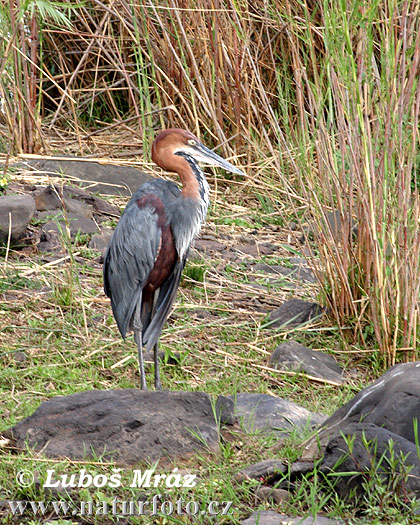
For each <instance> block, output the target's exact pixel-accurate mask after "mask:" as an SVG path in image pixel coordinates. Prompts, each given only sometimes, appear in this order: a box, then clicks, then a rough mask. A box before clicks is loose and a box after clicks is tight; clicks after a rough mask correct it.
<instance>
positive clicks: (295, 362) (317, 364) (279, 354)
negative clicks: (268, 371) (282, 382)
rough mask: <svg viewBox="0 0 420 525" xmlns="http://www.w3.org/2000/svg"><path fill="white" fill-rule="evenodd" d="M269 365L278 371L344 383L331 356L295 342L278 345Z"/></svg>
mask: <svg viewBox="0 0 420 525" xmlns="http://www.w3.org/2000/svg"><path fill="white" fill-rule="evenodd" d="M269 364H270V366H271V367H273V368H277V369H279V370H294V371H296V372H304V373H305V374H308V375H311V376H315V377H319V378H321V379H327V380H329V381H335V382H337V383H343V382H344V379H343V377H342V369H341V367H340V365H339V364H337V363H336V361H335V359H334V358H333V357H332V356H330V355H328V354H324V353H323V352H319V351H316V350H312V349H310V348H306V347H305V346H303V345H301V344H299V343H297V342H296V341H286V342H285V343H282V344H281V345H279V346H278V347H277V348H276V349H275V350H274V352H273V353H272V354H271V356H270V360H269Z"/></svg>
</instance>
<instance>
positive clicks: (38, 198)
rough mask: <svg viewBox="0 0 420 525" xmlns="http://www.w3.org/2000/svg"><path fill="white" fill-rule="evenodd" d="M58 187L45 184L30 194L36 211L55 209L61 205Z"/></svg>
mask: <svg viewBox="0 0 420 525" xmlns="http://www.w3.org/2000/svg"><path fill="white" fill-rule="evenodd" d="M59 195H60V193H59V188H54V187H53V186H47V187H46V188H38V189H37V190H35V191H34V192H33V194H32V196H33V198H34V200H35V204H36V209H37V211H48V210H56V209H58V208H61V207H62V199H61V198H60V197H59Z"/></svg>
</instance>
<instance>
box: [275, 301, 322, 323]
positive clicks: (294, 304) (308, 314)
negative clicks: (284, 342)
mask: <svg viewBox="0 0 420 525" xmlns="http://www.w3.org/2000/svg"><path fill="white" fill-rule="evenodd" d="M323 313H324V309H323V308H322V306H320V305H319V304H318V303H314V302H309V301H303V300H302V299H289V300H288V301H285V302H284V303H283V304H282V305H281V306H280V307H279V308H277V309H276V310H274V311H272V312H271V313H270V316H269V322H268V323H267V325H266V327H267V328H280V327H281V328H292V327H295V326H299V325H301V324H304V323H307V322H308V321H310V320H311V319H314V318H316V317H318V316H320V315H322V314H323Z"/></svg>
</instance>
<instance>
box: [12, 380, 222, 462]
mask: <svg viewBox="0 0 420 525" xmlns="http://www.w3.org/2000/svg"><path fill="white" fill-rule="evenodd" d="M5 437H6V438H9V439H12V440H13V441H14V443H15V445H16V446H17V447H19V448H25V447H26V446H27V444H28V445H29V446H30V447H33V448H35V450H37V451H41V450H42V453H43V454H45V455H46V456H47V457H50V458H61V457H66V458H70V459H73V460H81V459H87V458H92V457H98V456H101V455H103V454H106V457H107V458H110V459H112V460H113V461H116V462H117V463H120V464H126V465H132V464H134V463H137V462H139V461H156V460H157V459H159V458H164V457H167V458H169V459H170V460H172V459H173V458H175V457H182V458H187V457H189V456H190V455H192V454H194V453H195V452H196V451H198V450H200V451H203V449H204V450H209V451H213V452H217V451H218V450H219V429H218V426H217V423H216V421H215V416H214V413H213V407H212V403H211V399H210V397H209V396H208V395H207V394H205V393H204V392H173V391H145V390H137V389H133V388H130V389H125V390H107V391H101V390H89V391H86V392H80V393H78V394H73V395H70V396H58V397H54V398H52V399H50V400H48V401H45V402H44V403H42V405H41V406H40V407H39V408H38V409H37V410H36V411H35V412H34V413H33V414H32V416H30V417H28V418H26V419H24V420H23V421H21V422H20V423H18V424H17V425H15V426H14V427H12V428H10V429H8V430H7V431H5Z"/></svg>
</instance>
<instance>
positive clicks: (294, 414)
mask: <svg viewBox="0 0 420 525" xmlns="http://www.w3.org/2000/svg"><path fill="white" fill-rule="evenodd" d="M231 397H232V399H233V400H234V402H235V415H236V416H237V417H238V418H239V419H240V421H241V423H242V424H243V426H244V427H245V430H246V431H247V432H255V431H266V432H267V431H268V432H278V433H285V432H286V433H288V432H290V431H291V430H293V428H295V427H298V428H299V429H304V428H305V426H306V425H308V424H309V425H311V426H312V425H318V424H320V423H321V422H322V421H323V420H324V419H325V416H323V415H320V414H314V413H312V412H309V410H306V408H303V407H301V406H299V405H297V404H296V403H292V402H291V401H286V400H285V399H280V398H277V397H273V396H270V395H268V394H252V393H244V394H237V395H236V396H231Z"/></svg>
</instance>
